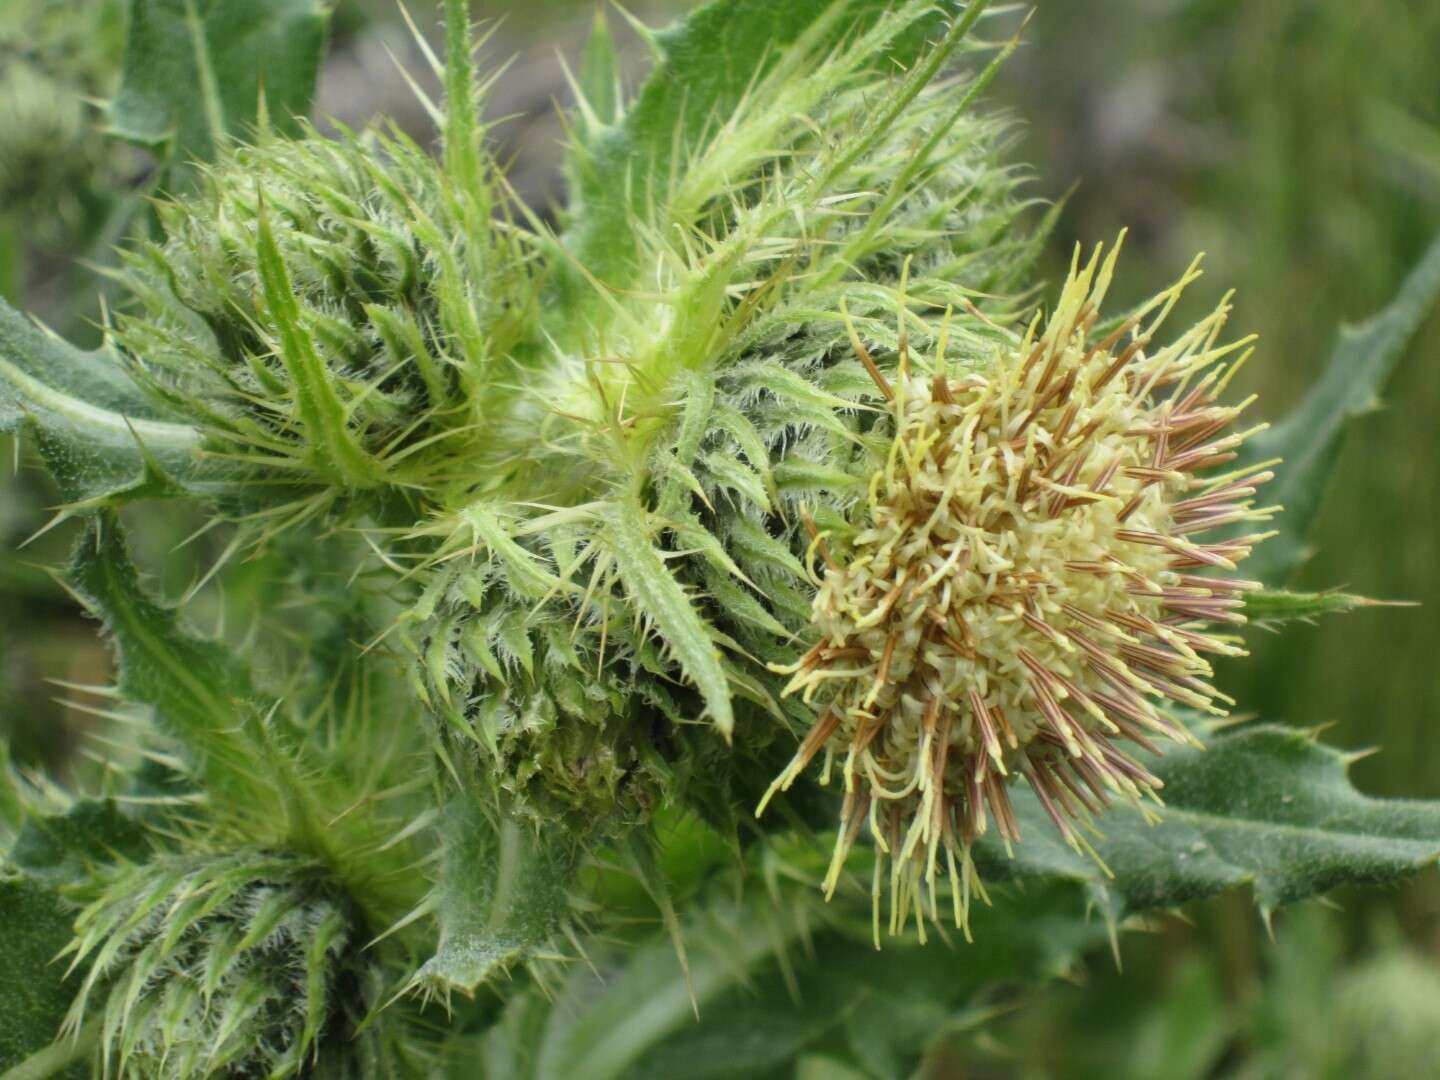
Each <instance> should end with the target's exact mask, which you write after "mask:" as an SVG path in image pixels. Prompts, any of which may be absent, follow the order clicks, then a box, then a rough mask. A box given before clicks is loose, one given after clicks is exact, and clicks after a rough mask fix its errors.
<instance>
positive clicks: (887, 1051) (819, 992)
mask: <svg viewBox="0 0 1440 1080" xmlns="http://www.w3.org/2000/svg"><path fill="white" fill-rule="evenodd" d="M817 858H818V855H817ZM818 865H819V864H818V863H817V866H818ZM801 888H803V887H797V886H796V885H795V884H794V883H793V882H789V881H785V880H783V879H782V880H777V881H776V882H775V883H774V886H773V889H774V891H773V892H772V891H770V890H767V888H766V887H765V886H764V885H763V884H762V882H761V881H760V880H759V878H758V875H757V878H756V879H755V880H752V881H750V882H748V890H747V894H746V895H745V897H744V898H743V899H742V900H739V901H736V900H735V899H733V894H734V892H735V891H736V890H735V885H734V883H733V882H730V881H726V882H724V884H723V886H721V887H717V888H716V889H715V890H714V891H713V893H712V894H711V895H710V896H709V897H708V898H702V899H701V901H700V902H699V903H697V904H695V905H693V906H692V907H691V908H690V910H689V911H688V912H687V913H686V914H685V915H683V916H682V917H681V920H680V923H681V932H682V933H683V934H684V935H685V938H686V940H687V942H689V943H690V949H689V968H690V976H689V982H688V983H687V977H686V972H685V968H684V966H682V963H681V960H680V958H679V957H678V956H677V955H676V954H675V951H674V949H673V947H672V945H671V943H670V942H669V940H667V939H668V937H669V932H668V931H665V932H660V933H657V934H655V935H653V936H652V937H650V938H649V939H648V940H646V941H643V942H641V943H640V944H639V945H638V947H635V948H633V949H632V950H629V951H626V952H623V953H622V952H621V951H619V950H616V949H611V950H607V951H605V952H602V953H600V954H598V955H596V956H595V957H593V959H594V960H595V963H596V966H597V968H598V974H597V973H596V972H594V971H591V970H589V969H588V968H586V967H582V966H580V965H576V966H575V968H574V969H573V970H572V972H571V975H570V977H569V978H568V979H567V981H566V983H565V984H564V985H563V987H562V988H561V990H560V992H559V994H558V995H556V997H555V1000H554V1001H553V1003H547V1002H545V1001H544V999H543V998H542V997H541V995H539V994H538V993H535V992H533V991H532V992H531V994H528V995H521V996H518V997H517V998H515V999H513V1000H512V1002H511V1004H510V1006H509V1007H508V1009H507V1015H506V1016H505V1018H504V1019H503V1020H502V1023H501V1024H500V1025H498V1026H497V1028H496V1029H495V1031H494V1032H493V1033H492V1035H491V1036H490V1039H489V1043H490V1045H489V1046H488V1047H487V1049H488V1050H489V1053H488V1054H487V1060H488V1061H490V1062H491V1064H492V1065H495V1066H497V1072H496V1075H503V1076H513V1077H515V1078H517V1080H519V1078H522V1077H523V1078H526V1080H552V1078H559V1077H564V1076H573V1075H584V1076H586V1077H587V1078H588V1077H595V1078H598V1080H608V1078H614V1077H622V1076H687V1077H690V1076H694V1077H749V1076H761V1075H770V1072H771V1071H772V1070H777V1069H782V1068H784V1067H785V1066H787V1065H789V1064H790V1063H792V1062H793V1061H794V1059H795V1058H796V1056H798V1055H799V1054H800V1053H801V1052H803V1051H804V1050H806V1049H807V1048H813V1047H816V1046H819V1045H822V1044H823V1045H825V1046H826V1047H827V1048H830V1049H832V1050H833V1049H835V1048H837V1047H838V1048H845V1047H846V1044H847V1043H850V1044H852V1046H851V1052H850V1053H849V1055H848V1056H849V1057H850V1058H851V1059H852V1060H855V1061H857V1062H862V1061H863V1062H868V1063H870V1066H871V1068H872V1070H873V1067H874V1065H875V1064H877V1063H879V1062H882V1061H884V1062H899V1061H901V1060H902V1059H903V1063H904V1064H909V1063H910V1061H909V1059H911V1058H912V1057H913V1056H918V1052H919V1050H921V1049H923V1047H924V1045H925V1042H926V1036H927V1035H928V1034H930V1033H931V1032H933V1030H934V1029H933V1028H931V1029H929V1030H925V1029H923V1028H922V1029H920V1030H918V1031H917V1027H916V1024H915V1020H916V1019H917V1013H919V1012H924V1013H925V1015H926V1017H927V1018H930V1019H933V1018H934V1017H936V1016H940V1017H948V1016H950V1015H951V1014H952V1013H953V1012H954V1010H955V1009H956V1008H958V1007H959V1006H960V1005H961V1004H962V1003H963V1002H965V1001H966V1000H967V999H969V998H970V997H972V996H973V995H975V994H976V993H978V992H980V991H982V990H984V989H985V988H986V987H988V986H990V985H993V984H995V983H998V982H1001V981H1004V982H1008V983H1014V982H1023V981H1029V980H1034V979H1040V978H1045V977H1049V976H1053V975H1055V974H1058V973H1060V972H1062V971H1063V970H1065V968H1066V967H1068V966H1069V965H1070V964H1071V963H1072V962H1073V961H1074V959H1075V957H1076V956H1077V955H1078V954H1079V952H1080V951H1081V950H1083V949H1085V948H1089V947H1092V946H1094V945H1097V944H1099V943H1100V942H1102V941H1103V940H1104V936H1105V928H1104V926H1103V924H1102V923H1101V922H1100V921H1099V920H1095V919H1087V918H1086V916H1085V913H1084V911H1083V909H1082V905H1081V904H1080V903H1079V902H1078V901H1076V900H1075V898H1074V897H1073V895H1071V896H1067V895H1066V893H1067V892H1069V891H1070V890H1069V887H1067V886H1065V885H1059V886H1055V887H1052V888H1045V889H1031V890H1026V891H1024V892H1020V891H1018V890H1017V891H1016V892H1015V893H1014V895H1009V894H1007V895H1006V896H1005V897H1004V903H1003V904H997V905H996V907H995V908H993V909H989V910H987V911H984V912H980V913H977V931H979V933H977V938H978V940H977V944H976V945H974V946H966V945H961V944H959V942H958V940H957V941H956V942H952V943H949V944H947V943H945V942H937V941H932V942H930V943H929V945H927V946H918V945H916V944H915V943H914V942H913V941H912V942H909V943H906V944H899V945H893V946H891V947H888V948H887V950H886V951H884V952H878V953H877V952H876V951H875V949H874V947H873V945H872V944H871V943H870V941H869V915H868V909H867V908H866V906H865V905H863V904H860V903H853V902H851V903H846V902H844V901H837V902H836V903H835V904H832V905H831V906H830V907H828V908H826V909H824V910H823V911H820V910H818V908H817V905H816V902H815V899H814V897H813V896H808V895H806V894H805V893H803V892H801V891H800V889H801ZM807 901H808V902H807ZM692 984H693V992H694V994H695V1001H696V1003H697V1004H698V1008H699V1014H700V1019H699V1020H698V1021H697V1020H696V1019H695V1016H694V1013H693V1011H692V1003H691V998H690V993H691V985H692ZM537 1014H538V1015H537ZM862 1014H863V1015H865V1016H868V1017H870V1018H871V1020H873V1023H869V1024H866V1023H862V1022H861V1017H862ZM877 1028H879V1029H888V1030H889V1031H890V1033H891V1035H892V1037H893V1038H892V1041H891V1042H890V1043H888V1044H887V1042H886V1040H885V1038H884V1037H883V1032H882V1031H877V1030H876V1029H877ZM859 1044H863V1045H859ZM901 1044H903V1046H902V1045H901ZM879 1074H880V1075H889V1070H886V1069H882V1070H881V1071H880V1073H879ZM899 1074H900V1075H906V1074H905V1073H903V1072H902V1073H899Z"/></svg>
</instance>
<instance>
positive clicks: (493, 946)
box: [415, 790, 579, 997]
mask: <svg viewBox="0 0 1440 1080" xmlns="http://www.w3.org/2000/svg"><path fill="white" fill-rule="evenodd" d="M578 857H579V852H578V849H577V848H576V846H575V843H574V841H573V840H571V839H570V838H569V837H567V836H564V835H563V832H562V830H558V829H557V830H551V831H547V832H544V833H540V834H535V833H532V832H528V831H526V830H525V829H522V828H521V826H520V825H518V824H517V823H516V822H514V821H512V820H509V819H508V818H502V819H501V820H499V821H497V820H496V819H495V817H493V816H492V815H491V814H489V813H487V811H486V810H485V808H484V807H482V806H481V805H480V803H479V802H478V801H477V796H476V793H475V792H474V791H473V790H472V791H466V792H454V793H452V795H451V796H450V799H449V801H448V803H447V805H446V808H445V823H444V863H443V864H442V866H443V868H442V870H441V875H440V881H439V883H438V884H437V885H436V888H435V893H434V896H433V898H432V903H433V905H434V910H435V919H436V922H437V923H438V924H439V928H440V943H439V947H438V948H437V949H436V952H435V955H434V956H432V957H431V958H430V959H429V960H427V961H426V962H425V964H424V966H423V967H421V968H420V970H419V972H417V973H416V976H415V984H416V985H417V986H418V987H420V988H422V989H424V990H425V991H426V992H428V993H438V994H440V995H442V996H446V997H448V996H449V994H450V992H451V991H453V990H459V991H460V992H461V993H464V994H467V995H469V994H474V992H475V990H476V989H477V988H478V987H479V986H480V984H481V983H483V982H485V981H486V980H487V979H490V978H492V977H494V976H496V975H499V974H502V973H504V972H505V971H507V970H509V968H510V967H512V966H513V965H515V964H518V963H523V962H524V961H525V960H526V959H527V958H528V957H529V956H530V955H531V954H532V953H533V952H535V951H536V950H537V949H539V948H540V947H542V946H543V945H545V944H546V942H548V941H549V940H550V939H551V938H552V937H553V936H554V935H555V933H556V931H557V930H558V929H559V927H560V924H561V921H562V920H563V919H564V918H565V917H566V916H567V915H568V913H569V892H570V888H571V884H572V882H573V881H574V877H575V870H576V865H577V861H578Z"/></svg>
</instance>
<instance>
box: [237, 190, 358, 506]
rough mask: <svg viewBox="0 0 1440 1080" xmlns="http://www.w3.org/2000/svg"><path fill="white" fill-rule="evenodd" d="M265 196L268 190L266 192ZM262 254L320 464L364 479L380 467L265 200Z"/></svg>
mask: <svg viewBox="0 0 1440 1080" xmlns="http://www.w3.org/2000/svg"><path fill="white" fill-rule="evenodd" d="M261 197H262V198H263V192H262V193H261ZM257 226H258V228H257V235H256V245H257V251H256V254H257V259H256V264H257V266H258V267H259V271H260V280H261V282H262V284H263V285H264V291H265V304H266V307H268V308H269V309H270V317H271V318H272V319H273V320H274V323H275V326H276V328H277V329H278V330H279V333H280V343H279V344H280V359H281V361H282V362H283V363H284V365H285V370H286V373H287V374H289V376H290V383H291V385H292V386H293V387H294V391H295V404H296V406H297V408H298V409H299V411H300V418H301V419H302V420H303V421H304V424H305V432H306V434H307V435H308V436H309V439H310V450H311V453H312V454H313V455H314V456H315V459H316V462H317V464H319V465H320V466H321V467H323V468H326V469H328V470H330V471H332V472H333V473H334V475H335V479H336V480H337V482H339V483H342V484H352V485H364V484H368V483H370V482H372V481H374V479H375V478H376V476H377V475H378V472H379V467H378V465H377V463H376V462H375V460H374V459H373V458H371V457H370V455H368V454H367V453H366V452H365V450H364V448H363V447H362V446H361V445H360V443H359V441H358V440H357V439H356V438H355V433H354V432H353V431H351V430H350V427H349V423H348V417H347V415H346V411H345V405H344V403H343V402H342V401H341V400H340V398H339V396H338V394H337V393H336V388H335V383H334V381H333V379H332V377H331V375H330V372H329V371H328V370H327V369H326V366H325V361H324V360H323V359H322V358H321V357H320V354H319V352H318V351H317V350H316V347H315V342H314V340H313V339H312V338H311V336H310V334H309V332H308V330H307V328H306V327H305V326H303V325H301V321H300V304H299V302H298V301H297V300H296V299H295V294H294V292H293V291H292V290H291V286H290V272H289V270H287V269H286V267H285V259H284V257H283V256H282V255H281V254H280V248H279V246H278V245H277V244H276V243H275V233H274V230H273V229H272V228H271V225H270V217H269V215H268V214H267V213H266V212H265V210H264V208H263V205H262V208H261V211H260V214H259V217H258V221H257Z"/></svg>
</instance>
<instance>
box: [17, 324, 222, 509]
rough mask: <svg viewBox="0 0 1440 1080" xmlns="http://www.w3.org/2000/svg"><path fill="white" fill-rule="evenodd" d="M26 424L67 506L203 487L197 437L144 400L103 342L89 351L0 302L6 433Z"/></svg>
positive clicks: (187, 426) (190, 430) (196, 434)
mask: <svg viewBox="0 0 1440 1080" xmlns="http://www.w3.org/2000/svg"><path fill="white" fill-rule="evenodd" d="M23 429H29V430H31V431H32V432H33V433H34V434H35V437H36V439H37V441H38V443H39V446H40V450H41V453H42V455H43V457H44V459H45V463H46V465H47V466H48V467H49V469H50V471H51V473H52V474H53V475H54V477H55V481H56V483H57V485H58V486H59V488H60V493H61V496H62V497H63V498H64V499H65V500H66V501H67V502H69V503H72V504H79V503H92V504H94V503H99V502H102V501H105V502H118V501H122V500H125V499H131V498H141V497H146V496H153V495H160V494H164V493H167V492H169V491H172V490H178V488H179V486H182V485H184V486H189V487H199V486H201V485H202V484H203V481H202V476H203V475H204V474H203V473H202V470H201V468H200V466H199V464H198V460H197V459H196V457H195V455H194V451H195V449H196V447H197V446H198V444H199V442H200V436H199V434H198V433H197V432H196V431H195V430H194V429H193V428H192V427H190V426H189V425H188V424H178V423H172V422H170V420H169V419H167V418H166V417H165V416H164V414H163V413H161V412H160V411H159V410H157V409H156V407H155V406H154V404H153V403H151V402H150V401H148V400H147V399H146V398H145V396H144V395H143V394H142V393H141V391H140V390H139V388H138V387H136V386H135V385H134V383H132V382H131V381H130V379H129V377H128V376H127V375H126V374H125V373H124V371H123V370H122V369H121V367H120V365H119V362H118V361H117V359H116V357H115V356H114V354H113V353H111V352H110V351H109V350H107V349H100V350H97V351H95V352H84V351H82V350H80V349H77V348H75V347H74V346H72V345H70V344H69V343H67V342H65V341H62V340H61V339H60V338H58V337H55V336H53V335H50V334H46V333H44V332H42V331H41V330H40V329H39V328H37V327H36V326H35V325H34V324H33V323H31V322H30V321H29V320H28V319H26V318H25V317H24V316H23V315H21V314H20V313H19V312H18V311H16V310H15V309H14V308H12V307H10V306H9V305H8V304H6V303H5V302H4V301H3V300H0V431H19V430H23Z"/></svg>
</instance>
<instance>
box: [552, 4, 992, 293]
mask: <svg viewBox="0 0 1440 1080" xmlns="http://www.w3.org/2000/svg"><path fill="white" fill-rule="evenodd" d="M972 6H973V5H972ZM897 7H898V8H899V9H900V10H899V11H898V12H897V11H896V9H897ZM892 12H895V13H896V18H895V22H894V25H895V33H894V35H893V36H892V37H891V38H890V39H889V40H888V41H887V42H886V46H885V48H883V49H881V50H877V54H876V55H875V56H874V57H873V63H874V65H875V66H876V67H877V68H879V69H881V70H885V69H886V65H887V64H900V65H902V66H903V65H905V64H906V63H907V62H908V61H910V60H912V59H913V58H914V57H915V56H916V55H918V54H919V52H920V50H921V49H922V48H923V46H924V43H925V41H926V40H927V38H928V37H930V36H932V35H933V34H934V33H935V31H936V30H937V29H939V28H940V27H941V26H942V18H943V16H941V15H940V14H939V13H938V12H937V11H936V9H934V8H930V7H928V6H926V5H922V4H910V5H904V4H901V5H896V4H895V3H894V0H787V2H786V3H783V4H776V3H774V2H773V0H714V2H712V3H709V4H706V5H704V6H703V7H700V8H698V9H697V10H695V11H694V12H692V13H691V14H690V15H689V16H688V17H686V18H685V19H684V20H683V21H681V22H679V23H677V24H675V25H674V26H673V27H670V28H669V29H666V30H663V31H659V32H653V33H651V32H646V37H647V42H648V43H649V44H650V45H651V48H652V50H653V51H654V52H655V54H656V57H657V60H656V64H655V68H654V70H653V71H652V72H651V74H650V77H649V79H648V80H647V81H646V82H645V84H644V86H643V87H642V88H641V89H640V91H639V93H638V95H637V96H636V97H635V99H634V101H633V102H632V103H631V104H630V107H629V108H628V109H627V110H626V112H625V114H624V116H623V118H622V119H621V120H620V121H619V123H616V124H613V125H608V126H601V127H598V128H594V127H587V126H586V125H584V124H582V125H579V126H578V129H579V133H580V137H581V139H580V142H579V144H578V145H577V146H576V147H575V148H573V151H572V156H571V161H572V175H573V176H574V177H575V179H576V181H577V182H576V184H575V186H574V191H573V194H572V199H571V211H572V223H571V227H570V232H569V234H568V236H567V242H568V244H569V246H570V248H571V250H572V251H573V252H574V253H575V255H576V257H577V258H578V259H579V261H580V262H581V263H582V264H584V266H585V267H586V269H587V270H588V271H589V272H590V273H592V274H594V275H595V276H596V277H597V278H599V279H600V280H601V281H604V282H607V283H610V284H617V283H620V282H621V281H622V280H623V279H624V278H625V276H626V274H627V273H628V272H629V270H630V269H631V266H632V263H633V260H634V258H635V251H636V247H635V245H636V235H635V231H634V224H633V221H634V219H636V218H638V219H640V220H642V221H643V220H645V219H646V212H645V209H644V208H645V206H646V204H647V203H648V202H649V201H650V200H651V199H653V198H655V197H656V195H657V194H658V191H657V189H659V188H663V187H664V186H665V185H667V184H670V183H672V182H673V181H674V179H675V178H676V177H677V176H678V175H680V174H681V173H683V171H684V169H685V166H686V164H687V162H688V161H690V160H693V159H694V157H695V156H696V155H697V154H698V152H699V151H700V149H701V148H702V147H703V146H705V145H707V144H708V143H711V142H714V141H715V140H717V139H719V138H721V137H723V136H724V135H725V134H726V128H725V125H724V122H723V121H725V120H726V119H728V118H730V117H732V116H733V115H734V114H735V111H736V107H737V105H738V104H739V103H740V102H741V101H742V100H743V99H744V98H745V96H746V95H747V93H749V92H750V91H752V90H754V88H755V85H756V83H757V82H758V81H759V80H760V78H762V77H763V75H764V74H765V73H766V72H768V71H770V70H772V69H773V68H774V67H775V65H776V64H777V63H779V62H780V61H781V60H782V58H783V57H784V55H785V53H786V50H788V49H792V48H799V49H802V50H803V51H804V52H805V54H806V55H823V53H824V51H825V50H826V48H827V47H829V46H832V45H834V44H835V43H837V42H838V41H839V40H841V39H842V38H844V37H847V36H850V35H856V34H858V33H859V32H861V31H862V30H865V29H869V28H871V27H873V26H874V25H876V24H877V23H879V21H880V20H881V18H882V17H886V16H889V15H891V13H892ZM890 70H893V68H891V69H890ZM587 86H588V82H587Z"/></svg>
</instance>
